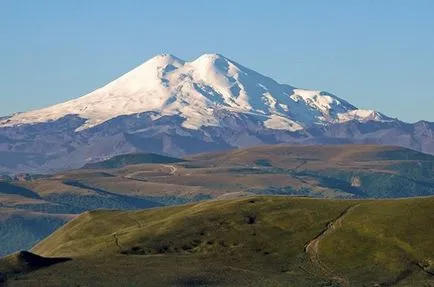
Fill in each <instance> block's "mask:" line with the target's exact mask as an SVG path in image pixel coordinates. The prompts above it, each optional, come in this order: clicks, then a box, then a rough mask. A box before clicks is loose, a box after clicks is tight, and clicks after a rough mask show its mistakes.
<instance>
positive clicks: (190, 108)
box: [0, 53, 388, 131]
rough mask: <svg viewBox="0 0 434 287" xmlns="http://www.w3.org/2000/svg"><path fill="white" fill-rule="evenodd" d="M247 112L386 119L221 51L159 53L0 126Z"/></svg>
mask: <svg viewBox="0 0 434 287" xmlns="http://www.w3.org/2000/svg"><path fill="white" fill-rule="evenodd" d="M222 110H225V111H230V112H232V113H237V114H249V115H251V116H254V117H256V118H258V120H259V121H261V122H262V123H263V125H264V126H265V127H267V128H270V129H282V130H289V131H296V130H301V129H304V128H308V127H311V126H312V125H315V124H321V125H324V124H330V123H336V122H343V121H349V120H354V119H355V120H358V121H364V120H387V119H388V118H386V117H384V118H381V117H377V116H375V114H373V113H372V111H364V110H358V109H357V108H355V107H354V106H352V105H350V104H349V103H347V102H345V101H344V100H342V99H339V98H338V97H336V96H334V95H332V94H329V93H325V92H322V91H313V90H302V89H296V88H294V87H292V86H289V85H282V84H279V83H278V82H276V81H274V80H273V79H271V78H269V77H266V76H264V75H261V74H259V73H257V72H255V71H253V70H250V69H248V68H246V67H244V66H242V65H240V64H238V63H236V62H235V61H232V60H230V59H228V58H226V57H224V56H222V55H221V54H217V53H206V54H203V55H201V56H200V57H198V58H197V59H195V60H193V61H191V62H185V61H184V60H181V59H179V58H177V57H176V56H173V55H171V54H159V55H156V56H154V57H153V58H151V59H149V60H148V61H146V62H145V63H143V64H142V65H140V66H138V67H137V68H135V69H133V70H132V71H130V72H128V73H126V74H124V75H123V76H121V77H120V78H118V79H116V80H114V81H112V82H111V83H109V84H107V85H106V86H104V87H102V88H100V89H97V90H95V91H94V92H92V93H89V94H87V95H85V96H83V97H81V98H77V99H74V100H71V101H68V102H65V103H62V104H58V105H55V106H51V107H48V108H45V109H41V110H37V111H31V112H27V113H21V114H17V115H13V116H11V117H9V118H7V119H4V120H0V127H1V126H13V125H20V124H32V123H40V122H47V121H53V120H57V119H60V118H62V117H64V116H66V115H77V116H79V117H81V118H83V119H86V123H85V124H84V125H83V126H81V127H80V128H79V129H78V130H83V129H86V128H90V127H93V126H96V125H99V124H101V123H103V122H105V121H107V120H110V119H112V118H115V117H118V116H125V115H133V114H138V113H143V112H153V113H156V114H159V115H161V116H164V115H178V116H180V117H182V118H184V119H185V120H184V122H183V124H182V126H183V127H184V128H188V129H199V128H201V127H202V126H219V125H220V124H221V121H222V120H221V119H220V118H219V117H218V116H217V115H218V114H221V113H218V111H222Z"/></svg>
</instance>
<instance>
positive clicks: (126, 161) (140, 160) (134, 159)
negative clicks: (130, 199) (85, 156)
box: [83, 153, 185, 169]
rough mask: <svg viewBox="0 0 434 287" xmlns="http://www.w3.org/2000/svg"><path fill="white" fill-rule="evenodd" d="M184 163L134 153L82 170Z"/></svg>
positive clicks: (182, 160)
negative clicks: (146, 164)
mask: <svg viewBox="0 0 434 287" xmlns="http://www.w3.org/2000/svg"><path fill="white" fill-rule="evenodd" d="M177 162H185V160H184V159H180V158H174V157H169V156H164V155H159V154H154V153H135V154H124V155H118V156H115V157H112V158H110V159H108V160H104V161H100V162H95V163H88V164H86V165H85V166H83V168H84V169H104V168H109V169H110V168H121V167H124V166H127V165H132V164H145V163H177Z"/></svg>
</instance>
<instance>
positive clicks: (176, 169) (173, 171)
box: [162, 164, 178, 175]
mask: <svg viewBox="0 0 434 287" xmlns="http://www.w3.org/2000/svg"><path fill="white" fill-rule="evenodd" d="M162 166H164V167H167V168H168V169H170V175H174V174H175V173H176V172H177V171H178V168H177V167H176V166H174V165H172V164H162Z"/></svg>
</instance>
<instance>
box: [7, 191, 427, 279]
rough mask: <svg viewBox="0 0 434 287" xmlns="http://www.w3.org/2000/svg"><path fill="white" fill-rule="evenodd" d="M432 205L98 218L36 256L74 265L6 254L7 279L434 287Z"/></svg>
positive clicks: (237, 203) (219, 208)
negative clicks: (30, 264)
mask: <svg viewBox="0 0 434 287" xmlns="http://www.w3.org/2000/svg"><path fill="white" fill-rule="evenodd" d="M433 207H434V198H433V197H429V198H415V199H400V200H375V201H374V200H327V199H310V198H294V197H292V198H290V197H276V196H267V197H264V196H259V197H258V196H257V197H247V198H241V199H232V200H211V201H207V202H201V203H196V204H189V205H183V206H174V207H164V208H155V209H149V210H142V211H113V210H112V211H109V210H100V211H91V212H86V213H83V214H82V215H80V216H78V217H77V218H76V219H74V220H72V221H71V222H69V223H68V224H66V225H65V226H63V227H62V228H60V229H59V230H58V231H56V232H55V233H53V234H52V235H51V236H49V237H48V238H46V239H45V240H43V241H42V242H40V243H39V244H37V245H36V246H35V247H34V248H33V249H32V250H31V252H33V253H34V254H37V255H40V256H44V258H46V259H45V260H50V258H55V259H53V260H59V258H65V260H67V259H72V260H68V261H66V262H63V263H58V264H55V265H51V266H50V267H46V268H39V269H38V270H35V271H33V272H26V270H15V271H16V272H12V271H11V268H10V267H9V268H7V267H2V266H5V265H6V266H7V264H5V263H4V262H5V261H6V262H8V260H9V261H10V259H8V257H7V258H4V259H0V273H1V272H2V273H3V277H5V278H8V280H7V284H8V286H35V285H39V284H44V286H88V285H92V286H144V285H145V286H288V284H289V285H290V286H434V242H433V240H434V239H433V237H432V236H431V235H432V234H434V227H433V225H432V224H430V223H431V222H432V221H433V220H434V217H433V216H434V215H433V213H432V212H431V211H432V208H433ZM15 256H16V255H15ZM9 258H10V257H9ZM48 262H50V261H48ZM2 268H3V269H2ZM21 271H23V272H21ZM17 272H21V273H17Z"/></svg>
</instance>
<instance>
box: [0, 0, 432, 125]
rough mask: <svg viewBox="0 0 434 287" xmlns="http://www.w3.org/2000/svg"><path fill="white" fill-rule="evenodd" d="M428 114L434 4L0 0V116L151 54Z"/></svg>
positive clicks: (92, 84) (111, 74)
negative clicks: (208, 56)
mask: <svg viewBox="0 0 434 287" xmlns="http://www.w3.org/2000/svg"><path fill="white" fill-rule="evenodd" d="M205 52H217V53H220V54H222V55H224V56H226V57H228V58H231V59H233V60H235V61H237V62H239V63H240V64H242V65H244V66H247V67H249V68H252V69H254V70H256V71H258V72H260V73H262V74H265V75H267V76H271V77H272V78H274V79H275V80H277V81H279V82H282V83H286V84H290V85H293V86H296V87H301V88H311V89H321V90H326V91H328V92H331V93H333V94H336V95H337V96H339V97H341V98H344V99H346V100H347V101H349V102H351V103H352V104H354V105H356V106H358V107H360V108H372V109H376V110H378V111H381V112H383V113H385V114H387V115H389V116H392V117H397V118H399V119H401V120H406V121H416V120H419V119H425V120H430V121H434V1H432V0H426V1H422V0H407V1H404V0H390V1H387V0H382V1H379V0H371V1H368V0H366V1H364V0H353V1H350V0H341V1H333V0H327V1H325V0H318V1H306V0H299V1H290V0H282V1H272V0H267V1H262V0H261V1H252V0H250V1H248V0H239V1H235V0H230V1H229V0H228V1H222V0H219V1H211V0H209V1H199V0H197V1H188V0H184V1H167V0H166V1H145V0H141V1H139V0H136V1H133V0H122V1H121V0H118V1H115V0H110V1H109V0H92V1H91V0H74V1H71V0H68V1H66V0H52V1H48V0H38V1H34V0H28V1H23V0H0V99H1V101H0V116H2V115H8V114H11V113H14V112H18V111H25V110H29V109H35V108H40V107H44V106H47V105H51V104H54V103H59V102H63V101H65V100H67V99H71V98H75V97H78V96H81V95H84V94H86V93H88V92H90V91H92V90H94V89H96V88H98V87H100V86H102V85H104V84H105V83H107V82H109V81H111V80H113V79H114V78H116V77H118V76H119V75H121V74H123V73H125V72H127V71H129V70H130V69H132V68H133V67H135V66H137V65H139V64H141V63H142V62H144V61H146V60H147V59H148V58H151V57H153V56H154V55H156V54H160V53H171V54H173V55H175V56H177V57H179V58H181V59H184V60H191V59H194V58H197V57H198V56H199V55H201V54H203V53H205Z"/></svg>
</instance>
